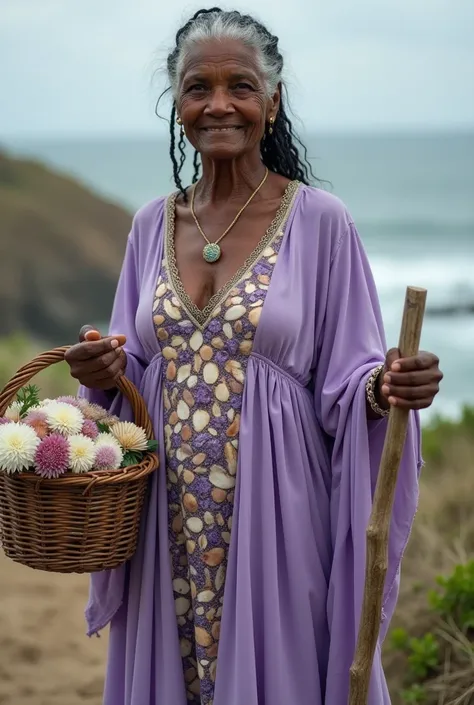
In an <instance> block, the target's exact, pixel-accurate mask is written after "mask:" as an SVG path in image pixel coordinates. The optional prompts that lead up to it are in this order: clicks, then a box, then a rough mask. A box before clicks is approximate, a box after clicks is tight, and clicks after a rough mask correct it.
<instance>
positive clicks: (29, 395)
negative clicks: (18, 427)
mask: <svg viewBox="0 0 474 705" xmlns="http://www.w3.org/2000/svg"><path fill="white" fill-rule="evenodd" d="M39 391H40V390H39V387H37V386H36V384H30V385H28V386H27V387H23V388H22V389H20V390H19V391H18V393H17V395H16V399H17V401H18V402H19V404H20V418H21V419H22V418H24V417H25V416H26V414H27V413H28V411H29V410H30V409H32V408H33V407H35V406H38V404H39V402H40V399H39Z"/></svg>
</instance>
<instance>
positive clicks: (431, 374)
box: [383, 369, 441, 387]
mask: <svg viewBox="0 0 474 705" xmlns="http://www.w3.org/2000/svg"><path fill="white" fill-rule="evenodd" d="M383 381H384V384H389V385H393V386H396V387H422V386H424V385H425V384H430V382H433V381H437V382H439V381H441V372H440V373H439V374H438V373H437V372H435V371H434V370H431V369H429V370H418V371H416V372H386V373H385V374H384V377H383Z"/></svg>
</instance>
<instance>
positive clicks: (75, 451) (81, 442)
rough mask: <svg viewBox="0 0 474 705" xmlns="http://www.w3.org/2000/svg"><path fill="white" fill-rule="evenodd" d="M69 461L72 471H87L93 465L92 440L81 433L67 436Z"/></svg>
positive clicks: (93, 449)
mask: <svg viewBox="0 0 474 705" xmlns="http://www.w3.org/2000/svg"><path fill="white" fill-rule="evenodd" d="M67 440H68V443H69V463H70V468H71V470H72V471H73V472H77V473H81V472H89V470H92V468H93V467H94V458H95V444H94V441H93V440H91V439H90V438H88V437H87V436H83V435H82V434H81V433H78V434H76V435H75V436H69V438H68V439H67Z"/></svg>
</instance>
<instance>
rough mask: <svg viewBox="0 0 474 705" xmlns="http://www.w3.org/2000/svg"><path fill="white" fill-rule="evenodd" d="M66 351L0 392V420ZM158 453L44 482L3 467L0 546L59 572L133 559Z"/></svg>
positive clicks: (135, 401) (136, 406)
mask: <svg viewBox="0 0 474 705" xmlns="http://www.w3.org/2000/svg"><path fill="white" fill-rule="evenodd" d="M67 349H68V348H67V347H62V348H56V349H54V350H51V351H49V352H45V353H42V354H41V355H38V356H37V357H36V358H35V359H34V360H32V361H31V362H29V363H28V364H27V365H24V366H23V367H22V368H20V369H19V370H18V372H17V373H16V374H15V375H14V376H13V378H12V379H11V381H10V382H9V383H8V384H7V385H6V387H5V388H4V390H3V391H2V393H1V394H0V416H2V415H3V414H4V413H5V410H6V408H7V406H8V405H9V404H10V403H11V401H12V400H13V399H14V398H15V396H16V393H17V392H18V390H19V389H21V388H22V387H23V386H25V385H26V384H27V383H28V382H29V381H30V380H31V379H32V378H33V377H34V376H35V375H36V374H37V373H38V372H41V370H44V369H45V368H47V367H49V366H50V365H53V364H55V363H57V362H62V361H63V360H64V354H65V352H66V350H67ZM117 387H118V388H119V390H120V391H121V392H122V393H123V394H124V395H125V396H126V397H127V399H128V400H129V402H130V404H131V408H132V410H133V414H134V419H135V423H136V424H137V425H138V426H141V427H142V428H144V430H145V432H146V434H147V436H148V438H149V440H152V439H153V427H152V423H151V420H150V417H149V415H148V411H147V408H146V406H145V402H144V401H143V398H142V397H141V395H140V394H139V392H138V390H137V389H136V387H135V386H134V385H133V384H132V383H131V382H130V380H128V379H127V378H126V377H121V378H120V379H119V381H118V382H117ZM157 467H158V457H157V454H156V453H146V454H145V456H144V458H143V460H142V462H141V463H140V464H139V465H133V466H129V467H127V468H123V469H120V470H111V471H100V472H94V471H92V472H88V473H84V474H73V473H66V474H65V475H62V476H60V477H58V478H56V479H54V480H47V479H43V478H41V477H39V476H38V475H36V474H35V473H32V472H24V473H17V474H14V475H8V474H7V473H5V472H2V471H1V468H0V543H1V545H2V548H3V550H4V552H5V554H6V555H7V556H8V557H9V558H11V559H12V560H14V561H16V562H17V563H22V564H23V565H26V566H29V567H30V568H36V569H39V570H46V571H53V572H57V573H92V572H95V571H99V570H105V569H108V568H115V567H117V566H119V565H121V564H122V563H125V561H127V560H128V559H129V558H131V557H132V556H133V554H134V553H135V550H136V546H137V540H138V532H139V526H140V517H141V513H142V509H143V505H144V502H145V499H146V494H147V488H148V481H149V477H150V474H151V473H152V472H153V471H154V470H156V468H157Z"/></svg>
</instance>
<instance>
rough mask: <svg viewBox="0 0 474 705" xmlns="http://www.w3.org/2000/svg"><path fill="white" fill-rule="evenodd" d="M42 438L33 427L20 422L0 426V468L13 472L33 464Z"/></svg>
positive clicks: (26, 468) (25, 468)
mask: <svg viewBox="0 0 474 705" xmlns="http://www.w3.org/2000/svg"><path fill="white" fill-rule="evenodd" d="M39 442H40V439H39V438H38V436H37V435H36V433H35V432H34V430H33V429H32V428H30V427H29V426H26V425H25V424H20V423H15V422H12V423H7V424H3V425H1V426H0V469H1V470H4V471H5V472H7V473H9V474H12V473H15V472H21V471H22V470H28V468H30V467H31V466H32V465H33V462H34V458H35V452H36V448H37V447H38V445H39Z"/></svg>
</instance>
